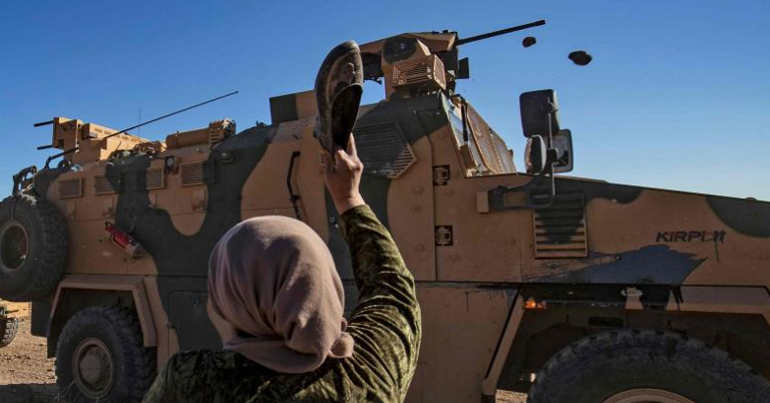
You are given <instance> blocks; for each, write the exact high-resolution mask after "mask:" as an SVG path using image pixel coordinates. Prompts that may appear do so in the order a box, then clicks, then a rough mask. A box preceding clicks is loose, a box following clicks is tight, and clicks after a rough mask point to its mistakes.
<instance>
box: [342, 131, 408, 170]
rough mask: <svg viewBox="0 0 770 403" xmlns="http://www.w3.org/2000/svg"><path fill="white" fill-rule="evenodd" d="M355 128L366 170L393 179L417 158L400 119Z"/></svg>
mask: <svg viewBox="0 0 770 403" xmlns="http://www.w3.org/2000/svg"><path fill="white" fill-rule="evenodd" d="M353 132H354V135H355V137H356V148H357V149H358V156H359V157H360V158H361V161H362V162H363V163H364V172H365V173H368V174H372V175H380V176H385V177H387V178H391V179H393V178H397V177H399V176H400V175H401V174H403V173H404V172H405V171H406V170H407V169H408V168H409V167H410V166H412V164H414V162H415V161H416V160H417V158H416V157H415V156H414V152H413V151H412V147H411V146H410V145H409V143H407V142H406V140H404V136H403V135H402V133H401V129H400V128H399V127H398V125H397V124H396V123H378V124H372V125H367V126H360V127H356V128H355V129H354V131H353Z"/></svg>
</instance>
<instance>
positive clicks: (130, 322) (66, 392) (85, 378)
mask: <svg viewBox="0 0 770 403" xmlns="http://www.w3.org/2000/svg"><path fill="white" fill-rule="evenodd" d="M141 335H142V332H141V329H140V328H139V323H138V321H137V319H136V316H135V315H134V314H133V312H131V311H129V310H128V309H126V308H120V307H92V308H86V309H84V310H82V311H80V312H78V313H77V314H75V315H74V316H73V317H72V318H71V319H70V320H69V321H68V322H67V325H66V326H65V327H64V329H63V330H62V333H61V336H60V337H59V342H58V344H57V346H56V383H57V384H58V386H59V391H60V392H61V394H62V395H63V397H65V399H66V400H67V401H71V402H97V401H98V402H138V401H140V400H141V399H142V396H143V395H144V393H145V391H146V390H147V389H148V388H149V387H150V383H151V382H152V380H153V377H154V374H155V355H154V349H150V348H145V347H144V346H143V345H142V336H141Z"/></svg>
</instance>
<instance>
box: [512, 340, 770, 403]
mask: <svg viewBox="0 0 770 403" xmlns="http://www.w3.org/2000/svg"><path fill="white" fill-rule="evenodd" d="M650 390H652V391H650ZM656 390H657V391H661V392H656ZM622 393H625V394H624V395H622ZM629 393H630V394H634V395H637V394H640V395H646V397H645V398H644V399H641V398H640V399H639V400H633V399H628V400H622V399H621V397H626V398H628V394H629ZM670 393H675V394H677V395H679V397H684V398H687V399H689V400H690V401H694V402H698V403H727V402H742V403H743V402H768V401H770V384H768V382H767V380H766V379H764V378H762V377H761V376H759V375H757V374H756V373H754V372H753V371H752V370H751V368H750V367H749V366H748V365H746V364H745V363H743V362H742V361H739V360H736V359H733V358H730V357H728V355H727V353H726V352H724V351H722V350H719V349H716V348H713V347H709V346H707V345H705V344H704V343H702V342H700V341H698V340H694V339H689V338H686V337H683V336H681V335H679V334H676V333H671V332H660V331H657V332H656V331H652V330H619V331H612V332H605V333H599V334H595V335H592V336H589V337H586V338H584V339H581V340H579V341H577V342H575V343H573V344H571V345H569V346H567V347H565V348H564V349H562V350H561V351H559V352H558V353H556V354H555V355H554V356H553V357H551V359H550V360H549V361H548V362H547V363H546V364H545V366H544V367H543V369H542V370H541V371H540V372H539V373H538V374H537V376H536V378H535V383H534V385H533V386H532V388H531V389H530V391H529V396H528V399H527V401H528V402H530V403H546V402H575V403H597V402H598V403H601V402H608V401H612V400H608V399H610V398H611V397H612V398H615V399H616V400H615V401H628V402H632V401H663V402H666V401H679V400H676V399H674V400H665V399H662V398H660V397H655V398H650V394H655V396H661V395H666V394H668V397H669V399H671V398H673V397H674V396H672V395H670ZM677 399H678V397H677ZM681 401H687V400H681Z"/></svg>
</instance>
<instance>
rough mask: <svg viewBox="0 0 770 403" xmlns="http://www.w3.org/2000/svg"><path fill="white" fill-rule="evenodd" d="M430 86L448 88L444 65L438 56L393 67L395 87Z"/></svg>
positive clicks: (397, 64)
mask: <svg viewBox="0 0 770 403" xmlns="http://www.w3.org/2000/svg"><path fill="white" fill-rule="evenodd" d="M422 85H428V86H431V87H435V88H441V89H445V88H446V77H445V76H444V63H443V62H441V59H439V58H438V56H436V55H430V56H428V57H426V58H424V59H420V60H417V61H413V62H404V63H396V64H395V65H394V66H393V87H394V88H398V87H410V86H422Z"/></svg>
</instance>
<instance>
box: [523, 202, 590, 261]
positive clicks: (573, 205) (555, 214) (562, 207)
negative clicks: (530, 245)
mask: <svg viewBox="0 0 770 403" xmlns="http://www.w3.org/2000/svg"><path fill="white" fill-rule="evenodd" d="M532 214H533V216H534V217H533V218H534V219H533V222H534V231H535V234H534V239H535V258H538V259H540V258H581V257H586V256H588V233H587V231H586V220H585V201H584V198H583V194H582V193H566V194H559V195H557V196H556V199H555V200H554V202H553V204H552V205H551V206H550V207H548V208H540V209H535V210H534V211H533V213H532Z"/></svg>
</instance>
